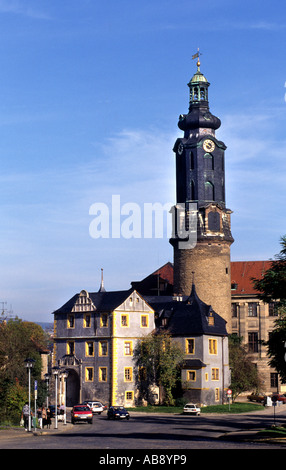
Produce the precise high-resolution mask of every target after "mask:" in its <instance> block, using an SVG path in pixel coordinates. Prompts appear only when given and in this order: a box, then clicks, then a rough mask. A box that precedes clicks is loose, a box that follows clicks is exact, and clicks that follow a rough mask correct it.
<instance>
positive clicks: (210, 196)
mask: <svg viewBox="0 0 286 470" xmlns="http://www.w3.org/2000/svg"><path fill="white" fill-rule="evenodd" d="M205 200H206V201H214V185H213V184H212V183H211V182H210V181H207V182H206V183H205Z"/></svg>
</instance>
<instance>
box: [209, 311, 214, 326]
mask: <svg viewBox="0 0 286 470" xmlns="http://www.w3.org/2000/svg"><path fill="white" fill-rule="evenodd" d="M208 324H209V325H210V326H214V313H213V311H212V310H211V311H210V313H209V316H208Z"/></svg>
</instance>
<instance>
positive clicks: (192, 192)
mask: <svg viewBox="0 0 286 470" xmlns="http://www.w3.org/2000/svg"><path fill="white" fill-rule="evenodd" d="M190 199H191V201H194V200H195V183H194V181H193V180H191V181H190Z"/></svg>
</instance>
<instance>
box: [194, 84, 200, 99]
mask: <svg viewBox="0 0 286 470" xmlns="http://www.w3.org/2000/svg"><path fill="white" fill-rule="evenodd" d="M193 98H194V101H198V99H199V90H198V87H195V88H194V97H193Z"/></svg>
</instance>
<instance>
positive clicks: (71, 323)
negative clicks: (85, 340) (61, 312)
mask: <svg viewBox="0 0 286 470" xmlns="http://www.w3.org/2000/svg"><path fill="white" fill-rule="evenodd" d="M68 328H74V315H68Z"/></svg>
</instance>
